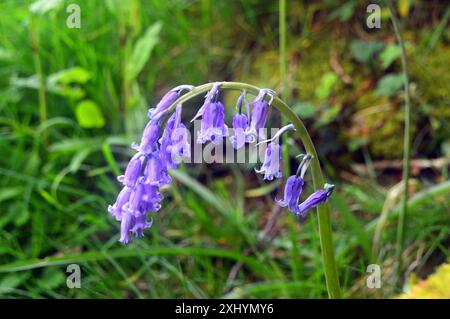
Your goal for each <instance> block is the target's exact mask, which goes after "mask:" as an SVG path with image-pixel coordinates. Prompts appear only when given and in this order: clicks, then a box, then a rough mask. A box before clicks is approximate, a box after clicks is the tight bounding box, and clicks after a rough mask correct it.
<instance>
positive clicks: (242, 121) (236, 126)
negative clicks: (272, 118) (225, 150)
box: [230, 113, 251, 150]
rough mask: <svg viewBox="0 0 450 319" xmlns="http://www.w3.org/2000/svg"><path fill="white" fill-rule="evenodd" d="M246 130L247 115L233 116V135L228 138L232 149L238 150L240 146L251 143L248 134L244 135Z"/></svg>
mask: <svg viewBox="0 0 450 319" xmlns="http://www.w3.org/2000/svg"><path fill="white" fill-rule="evenodd" d="M247 129H248V119H247V115H245V114H239V113H238V114H236V115H235V116H233V131H234V135H233V136H231V137H230V140H231V143H232V145H233V147H234V149H236V150H238V149H240V148H241V147H242V146H244V144H245V143H248V142H250V141H251V139H250V137H249V136H248V134H246V131H247Z"/></svg>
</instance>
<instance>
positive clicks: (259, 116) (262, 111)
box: [248, 89, 275, 139]
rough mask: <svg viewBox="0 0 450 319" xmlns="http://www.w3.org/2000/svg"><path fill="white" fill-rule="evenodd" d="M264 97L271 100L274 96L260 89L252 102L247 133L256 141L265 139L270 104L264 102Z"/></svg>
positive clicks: (270, 92) (266, 90)
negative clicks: (268, 96)
mask: <svg viewBox="0 0 450 319" xmlns="http://www.w3.org/2000/svg"><path fill="white" fill-rule="evenodd" d="M266 95H270V96H271V98H272V99H273V97H274V96H275V92H273V91H272V90H268V89H262V90H261V91H260V92H259V94H258V96H257V97H256V98H255V99H254V100H253V101H252V116H251V119H250V127H249V129H248V133H249V134H252V135H253V136H255V138H257V139H265V138H266V136H265V134H264V128H265V126H266V122H267V119H268V117H269V106H270V103H269V102H267V101H266V100H265V97H266Z"/></svg>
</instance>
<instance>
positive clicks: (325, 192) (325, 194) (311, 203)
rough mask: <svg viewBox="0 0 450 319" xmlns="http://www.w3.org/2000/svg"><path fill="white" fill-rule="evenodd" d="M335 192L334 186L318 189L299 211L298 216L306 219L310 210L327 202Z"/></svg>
mask: <svg viewBox="0 0 450 319" xmlns="http://www.w3.org/2000/svg"><path fill="white" fill-rule="evenodd" d="M333 190H334V185H331V184H325V186H324V189H318V190H316V191H315V192H314V193H312V194H311V195H310V196H309V197H308V198H307V199H305V201H304V202H302V203H301V204H300V205H299V206H298V209H297V212H296V214H297V215H300V216H302V217H305V216H306V214H307V213H308V210H310V209H311V208H314V207H316V206H318V205H320V204H322V203H323V202H325V201H326V200H327V199H328V198H329V197H330V195H331V193H332V192H333Z"/></svg>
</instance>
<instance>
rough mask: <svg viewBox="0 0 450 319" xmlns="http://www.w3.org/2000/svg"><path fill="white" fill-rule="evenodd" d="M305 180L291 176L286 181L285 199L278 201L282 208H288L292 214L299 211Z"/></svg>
mask: <svg viewBox="0 0 450 319" xmlns="http://www.w3.org/2000/svg"><path fill="white" fill-rule="evenodd" d="M304 183H305V182H304V180H303V178H302V177H300V176H297V175H292V176H290V177H289V178H288V179H287V181H286V186H285V188H284V199H282V200H280V199H277V200H276V202H277V204H278V205H280V206H281V207H286V206H287V207H288V208H289V210H290V211H291V212H294V213H295V212H296V211H297V209H298V201H299V198H300V195H301V193H302V189H303V184H304Z"/></svg>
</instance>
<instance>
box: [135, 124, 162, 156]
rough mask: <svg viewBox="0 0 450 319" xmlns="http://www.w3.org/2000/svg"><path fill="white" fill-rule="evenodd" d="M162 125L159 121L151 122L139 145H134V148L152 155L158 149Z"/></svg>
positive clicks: (146, 127)
mask: <svg viewBox="0 0 450 319" xmlns="http://www.w3.org/2000/svg"><path fill="white" fill-rule="evenodd" d="M160 130H161V129H160V125H159V121H157V120H150V121H149V122H148V123H147V125H146V126H145V129H144V133H143V134H142V138H141V143H140V144H139V145H137V144H135V143H133V144H132V148H133V149H135V150H137V151H138V152H140V153H142V154H145V155H146V154H150V153H153V152H155V151H156V150H157V149H158V143H157V142H158V139H159V134H160Z"/></svg>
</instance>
